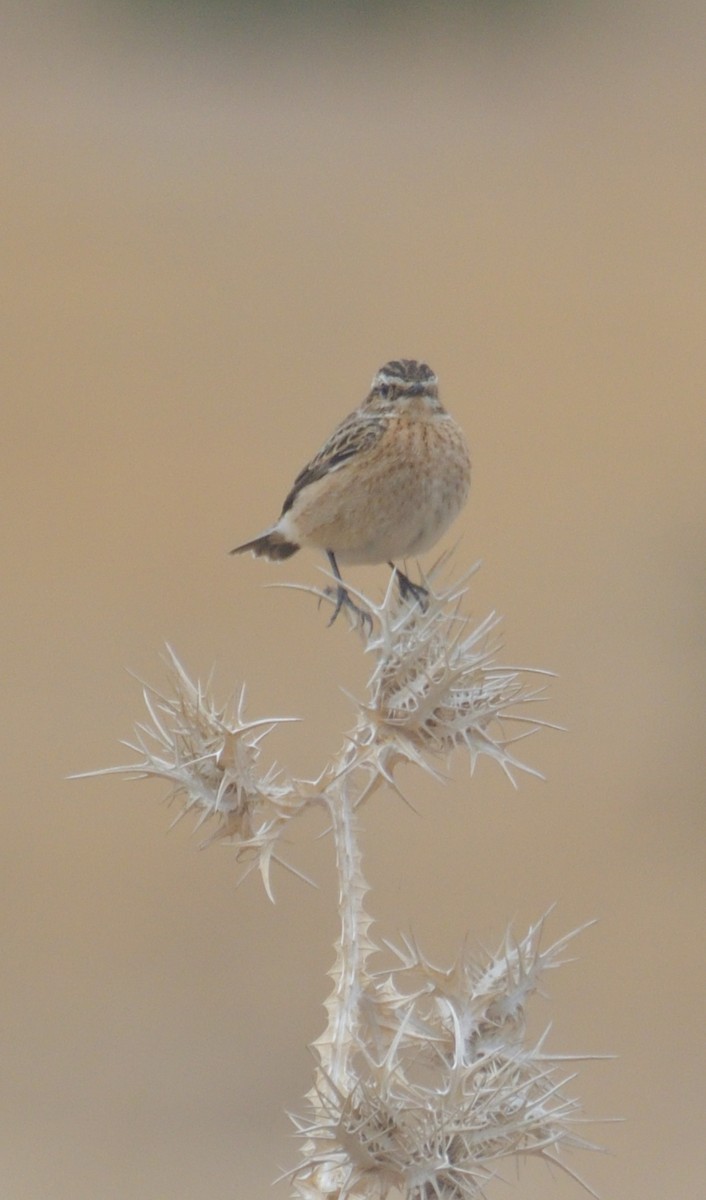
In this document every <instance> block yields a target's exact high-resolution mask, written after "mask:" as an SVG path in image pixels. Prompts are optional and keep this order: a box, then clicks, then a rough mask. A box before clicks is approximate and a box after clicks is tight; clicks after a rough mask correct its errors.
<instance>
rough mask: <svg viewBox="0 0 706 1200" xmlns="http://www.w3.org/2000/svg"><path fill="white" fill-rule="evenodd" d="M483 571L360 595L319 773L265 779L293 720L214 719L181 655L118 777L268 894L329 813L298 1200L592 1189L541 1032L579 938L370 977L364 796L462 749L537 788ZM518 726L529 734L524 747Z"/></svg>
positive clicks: (527, 695) (405, 946) (393, 968)
mask: <svg viewBox="0 0 706 1200" xmlns="http://www.w3.org/2000/svg"><path fill="white" fill-rule="evenodd" d="M437 573H438V572H437ZM470 574H471V572H469V574H468V575H467V576H466V577H464V579H462V580H461V581H460V583H457V584H454V585H453V586H451V587H446V588H441V587H440V588H436V587H435V582H434V573H432V578H431V579H429V580H425V583H426V584H427V591H428V599H427V603H426V604H425V605H424V606H422V605H420V604H419V603H418V601H417V600H416V599H410V598H403V597H400V596H399V595H398V593H397V592H396V591H395V590H394V589H393V588H392V586H391V587H390V588H389V589H388V591H387V593H386V595H385V597H384V599H383V601H382V602H381V603H380V604H378V605H376V604H374V603H373V602H372V601H371V600H370V599H368V598H367V597H365V596H363V595H362V594H361V593H356V596H357V599H358V601H359V602H361V603H362V604H363V605H364V607H365V610H366V612H367V614H369V620H366V621H363V622H361V626H360V628H361V632H362V634H363V638H364V643H365V650H366V652H367V653H369V654H370V655H371V657H372V660H373V666H372V670H371V674H370V679H369V681H368V687H367V695H366V697H365V698H364V699H362V700H355V699H354V700H353V703H354V707H355V712H356V724H355V727H354V729H353V731H352V733H351V734H350V735H349V736H348V737H347V739H346V741H345V743H344V745H343V748H342V749H341V751H340V752H339V753H338V755H337V756H335V757H334V758H333V759H332V760H331V762H330V763H329V764H327V766H326V767H325V768H324V770H323V771H322V773H321V775H320V776H319V778H318V779H316V780H298V779H293V778H290V777H288V776H286V775H285V774H283V773H282V772H280V771H277V770H276V769H275V768H274V766H270V767H269V768H268V769H266V770H265V769H263V768H262V766H261V763H260V759H261V754H262V747H263V742H264V740H265V738H266V737H267V735H269V734H270V733H272V732H273V731H274V730H275V729H276V728H277V726H278V725H279V724H280V723H281V721H282V720H286V719H288V718H265V719H262V720H257V721H246V719H245V716H244V692H243V690H242V689H241V690H240V691H239V693H238V697H237V700H236V701H233V702H232V703H230V704H228V705H225V706H218V705H217V704H216V703H215V702H214V700H213V699H212V698H211V694H210V687H209V686H207V687H205V688H202V687H201V685H200V684H198V683H193V682H192V681H191V680H190V678H189V677H188V676H187V674H186V672H185V671H184V669H183V668H182V667H181V665H180V664H179V662H178V660H177V658H176V656H175V655H174V654H173V652H172V651H171V650H170V651H169V659H168V663H169V668H170V675H171V691H170V692H169V693H168V694H167V695H160V694H158V693H156V692H154V691H153V690H152V689H149V688H147V689H145V692H144V697H145V704H146V706H147V709H148V713H149V717H150V722H149V723H148V724H140V725H138V726H137V740H136V743H133V744H131V743H128V745H130V746H131V748H132V749H133V750H135V751H136V753H137V754H138V755H139V756H140V758H139V761H138V762H136V763H133V764H132V765H129V766H121V767H115V768H110V770H112V771H117V772H120V773H127V774H129V775H131V776H132V777H134V778H149V777H152V776H154V777H157V778H160V779H165V780H167V781H168V782H169V784H170V785H171V793H170V795H171V797H172V798H175V799H179V800H180V802H181V805H182V808H181V812H180V814H179V816H182V815H184V813H186V812H190V811H195V812H197V813H198V816H199V824H200V823H201V822H203V821H205V820H207V819H208V818H212V819H213V820H214V823H215V830H214V832H213V834H212V837H211V838H210V839H209V840H213V839H215V838H227V839H228V840H229V841H231V842H232V843H233V844H234V845H235V847H236V850H237V856H238V858H239V859H243V860H245V861H248V862H250V863H256V864H257V865H258V866H259V868H260V871H261V874H262V877H263V880H264V883H265V887H266V889H267V892H268V894H269V895H270V897H271V898H272V891H271V884H270V867H271V863H272V862H273V861H275V862H280V863H282V859H281V857H280V856H279V855H278V854H277V853H276V852H275V851H276V849H277V848H279V846H280V843H281V841H282V837H283V834H284V832H285V830H286V829H287V827H288V824H289V821H290V820H291V819H292V818H294V817H296V816H297V815H298V814H299V813H300V812H302V811H303V810H304V809H305V808H307V807H308V806H310V805H312V804H316V805H320V806H323V807H324V808H325V810H326V811H327V814H328V818H329V821H330V830H331V835H332V839H333V843H334V848H335V853H336V861H337V866H338V874H339V885H340V886H339V914H340V934H339V937H338V939H337V943H336V947H335V951H336V953H335V961H334V965H333V967H332V969H331V972H330V974H331V978H332V980H333V990H332V992H331V994H330V996H329V998H328V1001H327V1003H326V1009H327V1014H328V1021H327V1025H326V1028H325V1030H324V1031H323V1033H322V1034H321V1036H320V1037H319V1038H318V1039H317V1041H316V1042H315V1043H314V1046H313V1051H314V1055H315V1062H316V1069H315V1078H314V1083H313V1087H312V1089H311V1091H310V1092H309V1095H308V1097H307V1108H306V1111H305V1113H304V1114H303V1115H302V1116H297V1117H293V1121H294V1124H295V1126H296V1129H297V1131H298V1133H299V1135H300V1136H301V1138H302V1140H303V1147H302V1158H301V1161H300V1163H299V1165H298V1166H297V1167H295V1168H294V1169H293V1170H292V1171H291V1172H290V1173H289V1177H290V1178H291V1182H292V1195H293V1196H294V1197H296V1198H298V1200H384V1198H385V1197H387V1196H390V1195H393V1194H396V1195H401V1196H403V1197H405V1200H475V1198H477V1197H480V1196H482V1195H485V1188H486V1187H487V1185H488V1183H489V1182H490V1181H491V1180H492V1179H493V1178H494V1177H495V1176H496V1174H497V1173H498V1170H499V1168H500V1167H501V1165H502V1164H503V1163H504V1162H506V1161H507V1160H508V1159H522V1158H524V1157H527V1156H535V1157H539V1158H542V1159H544V1160H546V1161H547V1162H549V1163H552V1164H555V1165H558V1166H560V1167H561V1168H562V1169H563V1170H565V1171H567V1172H568V1173H569V1174H570V1175H572V1176H574V1177H575V1178H577V1179H578V1176H576V1175H575V1173H574V1172H573V1170H571V1169H569V1167H568V1166H567V1164H566V1162H565V1161H564V1159H563V1158H562V1152H563V1151H565V1150H569V1149H574V1148H595V1147H592V1146H591V1143H590V1142H587V1141H585V1140H584V1139H583V1138H582V1137H580V1136H579V1135H578V1133H577V1132H576V1128H577V1123H578V1121H579V1115H578V1114H579V1104H578V1102H577V1101H576V1100H575V1099H572V1098H568V1097H567V1096H566V1094H565V1088H566V1086H567V1084H568V1082H569V1079H568V1078H565V1077H564V1074H563V1069H561V1067H560V1064H561V1063H563V1062H566V1061H571V1060H568V1059H565V1058H562V1059H558V1058H555V1057H552V1056H551V1055H549V1054H548V1053H547V1052H546V1050H545V1040H546V1035H545V1036H544V1037H542V1038H541V1039H540V1040H539V1042H538V1043H536V1044H532V1043H529V1042H528V1040H527V1035H526V1021H525V1015H526V1005H527V1003H528V1001H529V999H530V997H531V996H532V994H533V993H534V992H535V991H536V990H537V988H538V986H539V982H540V979H541V977H542V976H543V974H545V973H546V971H547V970H549V969H550V968H553V967H555V966H557V965H558V964H559V961H560V956H561V954H562V953H563V950H564V948H565V946H566V944H567V942H568V941H569V939H570V937H572V936H573V934H570V935H568V937H565V938H562V939H561V940H560V941H558V942H556V943H555V944H554V945H553V946H551V947H549V948H548V949H546V950H542V949H541V947H540V937H541V932H542V925H543V923H542V922H539V923H538V924H537V925H535V926H533V927H532V928H531V929H530V930H529V932H528V933H527V934H526V935H525V937H524V938H522V939H521V940H520V941H519V942H514V941H512V939H511V938H510V937H509V935H508V936H507V937H506V939H505V942H504V944H503V946H502V947H501V948H500V949H499V950H498V952H497V953H496V954H495V955H491V956H486V957H484V958H480V957H478V956H475V955H472V954H470V953H469V952H468V950H467V949H466V948H464V949H463V950H462V951H461V952H460V953H459V954H458V956H457V958H456V961H455V962H454V963H453V964H452V965H451V966H450V967H448V968H438V967H435V966H433V965H432V963H431V962H430V960H429V959H427V958H426V957H425V956H424V955H423V954H422V952H421V951H420V950H419V948H418V947H417V946H416V945H415V944H414V942H413V941H412V940H411V939H407V940H404V941H403V942H402V943H401V946H400V947H399V948H397V949H396V950H393V951H392V953H393V957H394V961H393V962H392V964H391V965H389V966H388V967H387V968H386V969H385V970H381V969H379V968H378V969H377V970H376V971H373V969H372V968H371V965H370V964H371V958H372V956H373V954H376V953H378V952H379V949H380V948H379V947H378V946H377V945H376V943H375V942H374V941H373V940H372V937H371V934H370V927H371V924H372V922H371V918H370V916H369V914H368V913H367V911H366V909H365V898H366V894H367V891H368V884H367V881H366V879H365V877H364V874H363V870H362V864H361V856H360V849H359V844H358V822H359V819H360V807H361V804H362V802H363V800H365V799H366V798H368V797H369V796H370V795H371V794H372V792H374V791H375V790H376V788H377V787H378V786H380V785H382V784H385V783H386V784H388V785H391V786H392V787H393V788H395V789H397V783H396V781H395V770H396V768H397V766H398V765H399V764H400V763H412V764H416V765H417V766H421V767H423V768H424V769H425V770H426V771H428V772H430V773H431V774H432V775H433V776H436V777H438V775H439V769H438V764H439V761H440V760H441V761H444V762H446V761H448V759H449V756H450V754H451V752H452V751H453V750H454V749H456V748H457V747H462V748H464V749H466V750H467V751H468V753H469V755H470V760H471V769H473V767H474V766H475V763H476V760H477V758H478V756H479V755H487V756H489V757H491V758H492V759H493V760H495V761H496V762H497V763H498V764H499V765H500V766H501V768H502V769H503V770H504V771H505V773H506V774H507V775H508V776H509V777H510V779H511V780H512V782H513V784H514V783H515V778H514V773H513V772H514V771H516V770H518V769H520V770H525V771H531V772H532V773H534V774H536V772H534V771H533V769H532V768H530V767H528V766H526V765H525V764H523V763H522V762H521V761H520V760H519V759H518V758H517V757H516V755H515V750H514V746H515V743H516V742H517V741H518V740H519V739H520V738H522V737H526V736H527V735H528V734H529V733H533V732H535V730H536V729H537V728H539V726H541V725H543V724H546V722H541V721H539V720H536V719H535V718H534V717H526V716H524V715H523V714H522V713H521V712H518V711H517V709H518V707H521V706H524V705H526V704H528V703H534V702H536V701H537V700H539V699H541V698H543V693H542V689H541V688H540V689H537V688H535V687H532V686H530V685H528V683H527V673H526V672H525V671H524V670H518V669H513V668H506V667H502V666H500V665H499V664H498V662H497V654H498V641H497V627H498V619H497V618H496V617H495V616H494V615H491V616H490V617H488V618H486V620H484V621H482V622H480V623H479V624H475V625H474V624H473V623H472V622H471V620H470V618H469V617H468V616H467V615H466V614H465V613H463V611H462V601H463V598H464V596H465V594H466V590H467V583H468V577H469V575H470ZM324 594H325V593H324ZM510 722H523V723H524V726H525V727H524V728H523V729H522V731H521V732H520V733H519V734H515V735H510V734H508V732H507V726H508V723H510ZM101 773H103V772H95V773H94V774H101ZM177 819H178V818H177ZM283 865H288V864H285V863H283ZM290 869H291V868H290ZM388 950H391V947H389V945H388ZM569 1078H570V1077H569ZM579 1182H581V1181H579ZM584 1186H585V1187H586V1190H587V1191H589V1192H590V1188H588V1187H587V1185H584ZM591 1194H593V1193H591Z"/></svg>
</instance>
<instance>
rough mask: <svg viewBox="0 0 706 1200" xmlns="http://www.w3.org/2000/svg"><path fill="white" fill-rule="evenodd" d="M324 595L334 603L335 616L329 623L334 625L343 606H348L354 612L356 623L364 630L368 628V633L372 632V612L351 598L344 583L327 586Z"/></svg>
mask: <svg viewBox="0 0 706 1200" xmlns="http://www.w3.org/2000/svg"><path fill="white" fill-rule="evenodd" d="M324 595H325V596H326V598H327V599H328V600H331V602H332V603H333V605H334V610H333V616H332V617H331V620H330V621H329V625H333V623H334V621H335V620H336V617H337V616H338V614H339V613H340V611H341V609H342V608H347V609H348V611H349V612H350V613H352V614H353V616H354V619H355V621H356V623H358V624H360V625H361V626H362V629H363V631H364V632H365V631H366V629H367V632H368V633H372V629H373V618H372V617H371V615H370V613H369V612H368V610H367V609H366V608H361V607H360V605H359V604H356V603H355V601H353V600H351V598H350V595H349V593H348V591H347V590H346V588H344V587H343V585H342V584H338V586H337V587H327V588H325V589H324Z"/></svg>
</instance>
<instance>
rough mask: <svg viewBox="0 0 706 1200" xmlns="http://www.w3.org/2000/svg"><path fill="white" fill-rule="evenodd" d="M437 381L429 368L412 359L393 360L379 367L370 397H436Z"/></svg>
mask: <svg viewBox="0 0 706 1200" xmlns="http://www.w3.org/2000/svg"><path fill="white" fill-rule="evenodd" d="M437 384H438V380H437V377H436V375H435V374H434V372H433V371H432V369H431V367H428V366H427V364H426V363H423V362H417V361H416V360H415V359H413V358H395V359H393V360H392V361H391V362H388V363H385V365H384V367H380V370H379V371H378V372H377V374H376V375H375V377H374V379H373V384H372V389H371V393H370V396H371V398H372V397H380V398H381V399H383V400H397V399H400V398H402V397H406V396H424V395H426V396H430V397H434V398H436V397H437V396H438V389H437Z"/></svg>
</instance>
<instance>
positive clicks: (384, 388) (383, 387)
mask: <svg viewBox="0 0 706 1200" xmlns="http://www.w3.org/2000/svg"><path fill="white" fill-rule="evenodd" d="M391 391H392V387H391V386H390V384H389V383H381V384H380V385H379V387H378V392H379V393H380V395H381V396H382V399H383V400H387V398H388V396H389V395H390V392H391Z"/></svg>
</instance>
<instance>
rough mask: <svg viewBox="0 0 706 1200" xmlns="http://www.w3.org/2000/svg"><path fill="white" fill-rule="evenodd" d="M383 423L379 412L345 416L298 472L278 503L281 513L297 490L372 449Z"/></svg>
mask: <svg viewBox="0 0 706 1200" xmlns="http://www.w3.org/2000/svg"><path fill="white" fill-rule="evenodd" d="M386 426H387V420H386V419H385V418H384V417H379V416H370V417H368V416H363V415H361V413H360V411H359V410H356V411H355V412H352V413H351V414H350V416H348V417H345V419H344V420H343V421H341V424H340V425H337V426H336V428H335V429H334V431H333V433H332V434H331V437H330V438H329V439H328V441H327V442H326V443H325V444H324V445H323V446H322V447H321V449H320V450H319V452H318V453H317V454H315V455H314V457H313V458H312V460H311V462H310V463H307V465H306V466H305V467H304V469H303V470H302V471H300V472H299V474H298V475H297V477H296V479H295V480H294V483H293V484H292V489H291V491H290V493H289V495H288V496H287V499H286V500H285V502H284V504H283V506H282V516H284V514H285V513H286V512H289V510H290V508H291V507H292V505H293V504H294V501H295V500H296V498H297V496H298V495H299V493H300V492H301V490H302V489H303V488H305V487H308V485H309V484H310V483H314V481H315V480H316V479H322V478H323V476H324V475H328V474H329V473H330V472H331V471H337V470H338V469H339V467H342V466H343V465H344V464H345V463H347V462H348V460H349V459H351V458H355V457H356V455H358V454H364V453H365V451H366V450H370V449H372V447H373V446H374V445H375V443H376V442H377V441H379V439H380V438H381V437H382V434H383V433H384V432H385V428H386Z"/></svg>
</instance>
